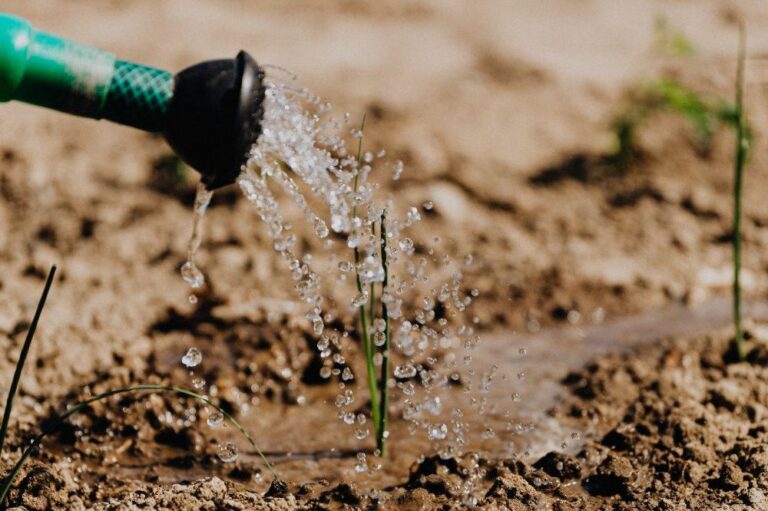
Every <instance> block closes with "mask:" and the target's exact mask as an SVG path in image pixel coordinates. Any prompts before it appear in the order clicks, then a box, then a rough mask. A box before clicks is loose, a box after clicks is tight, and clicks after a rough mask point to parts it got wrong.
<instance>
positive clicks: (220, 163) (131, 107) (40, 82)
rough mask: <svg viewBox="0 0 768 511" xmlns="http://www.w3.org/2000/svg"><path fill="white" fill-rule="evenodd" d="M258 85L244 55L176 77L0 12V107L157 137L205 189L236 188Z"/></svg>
mask: <svg viewBox="0 0 768 511" xmlns="http://www.w3.org/2000/svg"><path fill="white" fill-rule="evenodd" d="M263 78H264V73H263V71H262V70H261V68H260V67H259V66H258V65H257V64H256V62H255V61H254V60H253V58H252V57H251V56H250V55H249V54H248V53H246V52H245V51H241V52H240V53H238V54H237V56H236V57H235V58H234V59H222V60H210V61H205V62H201V63H199V64H195V65H193V66H191V67H188V68H186V69H184V70H182V71H181V72H179V73H178V74H176V75H173V74H171V73H169V72H168V71H165V70H162V69H158V68H154V67H149V66H145V65H142V64H137V63H134V62H127V61H124V60H119V59H117V58H116V57H115V55H113V54H112V53H109V52H106V51H102V50H99V49H96V48H91V47H89V46H85V45H82V44H80V43H77V42H75V41H71V40H69V39H64V38H61V37H58V36H55V35H52V34H48V33H46V32H41V31H38V30H35V29H34V28H33V27H32V26H31V25H30V23H29V22H27V21H26V20H23V19H21V18H18V17H15V16H10V15H7V14H2V13H0V102H6V101H10V100H17V101H23V102H25V103H31V104H34V105H39V106H43V107H46V108H52V109H55V110H59V111H62V112H66V113H70V114H74V115H78V116H82V117H90V118H93V119H107V120H110V121H113V122H116V123H119V124H124V125H127V126H133V127H134V128H138V129H140V130H144V131H149V132H159V133H162V134H163V135H164V137H165V139H166V140H167V141H168V143H169V144H170V146H171V147H172V148H173V149H174V151H176V153H178V155H179V156H180V157H181V159H182V160H184V161H185V162H186V163H187V164H189V165H190V166H191V167H192V168H194V169H195V170H197V171H198V172H200V174H201V176H202V180H203V182H204V183H205V184H206V186H207V187H208V188H209V189H215V188H218V187H221V186H224V185H227V184H231V183H233V182H234V181H235V179H236V178H237V175H238V174H239V172H240V168H241V166H242V165H243V163H244V162H245V159H246V155H247V152H248V149H249V147H250V145H251V144H252V143H253V142H255V140H256V138H257V137H258V136H259V134H260V133H261V119H262V116H263V111H262V103H263V100H264V85H263Z"/></svg>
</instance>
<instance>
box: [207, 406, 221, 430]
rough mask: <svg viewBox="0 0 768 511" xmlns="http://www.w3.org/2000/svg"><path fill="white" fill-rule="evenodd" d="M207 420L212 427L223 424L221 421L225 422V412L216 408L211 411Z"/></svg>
mask: <svg viewBox="0 0 768 511" xmlns="http://www.w3.org/2000/svg"><path fill="white" fill-rule="evenodd" d="M206 422H207V423H208V425H209V426H210V427H212V428H215V427H218V426H221V423H222V422H224V414H222V413H221V412H220V411H218V410H215V411H213V412H211V413H210V415H208V420H207V421H206Z"/></svg>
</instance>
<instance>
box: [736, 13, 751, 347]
mask: <svg viewBox="0 0 768 511" xmlns="http://www.w3.org/2000/svg"><path fill="white" fill-rule="evenodd" d="M745 55H746V31H745V29H744V26H743V25H742V27H741V29H740V31H739V57H738V64H737V66H736V109H735V119H736V148H735V152H734V159H733V233H732V234H733V326H734V330H735V336H734V338H733V345H732V348H733V352H734V353H735V355H736V358H737V359H738V360H744V346H743V344H744V330H743V327H742V307H741V305H742V296H741V235H742V232H741V217H742V192H743V178H744V167H745V165H746V162H747V154H748V152H749V145H750V132H749V128H748V126H747V119H746V112H745V109H744V61H745Z"/></svg>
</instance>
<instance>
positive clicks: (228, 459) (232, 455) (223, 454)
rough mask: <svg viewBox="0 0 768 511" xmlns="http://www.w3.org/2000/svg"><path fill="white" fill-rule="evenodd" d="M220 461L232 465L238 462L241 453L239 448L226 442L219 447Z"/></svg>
mask: <svg viewBox="0 0 768 511" xmlns="http://www.w3.org/2000/svg"><path fill="white" fill-rule="evenodd" d="M217 454H218V455H219V459H220V460H221V461H223V462H224V463H232V462H233V461H235V460H237V458H238V456H239V453H238V451H237V446H236V445H235V444H234V443H233V442H224V443H223V444H220V445H219V450H218V453H217Z"/></svg>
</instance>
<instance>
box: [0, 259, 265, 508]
mask: <svg viewBox="0 0 768 511" xmlns="http://www.w3.org/2000/svg"><path fill="white" fill-rule="evenodd" d="M55 274H56V266H55V265H54V266H52V267H51V269H50V271H49V272H48V278H47V279H46V282H45V287H44V288H43V294H42V295H41V296H40V300H39V301H38V304H37V309H36V310H35V315H34V318H33V320H32V323H31V324H30V327H29V330H28V331H27V336H26V338H25V340H24V344H23V345H22V348H21V353H20V355H19V359H18V361H17V362H16V369H15V372H14V375H13V380H12V382H11V387H10V389H9V391H8V399H7V400H6V403H5V411H4V414H3V422H2V427H1V428H0V453H2V448H3V446H4V443H5V438H6V435H7V432H8V424H9V422H10V417H11V409H12V407H13V399H14V397H15V395H16V391H17V389H18V385H19V381H20V379H21V373H22V370H23V369H24V363H25V362H26V360H27V354H28V353H29V348H30V346H31V345H32V339H33V338H34V335H35V331H36V329H37V324H38V322H39V320H40V316H41V314H42V311H43V307H44V306H45V302H46V299H47V297H48V292H49V291H50V289H51V284H52V283H53V278H54V276H55ZM147 391H150V392H171V393H174V394H176V395H178V396H183V397H189V398H193V399H196V400H197V401H199V402H201V403H203V404H205V405H208V406H210V407H212V408H214V409H215V410H216V411H218V412H219V413H220V414H222V416H223V417H225V418H226V419H227V421H229V422H230V423H231V424H232V425H233V426H234V427H235V428H236V429H237V430H238V431H239V432H240V434H241V435H243V436H244V437H245V439H246V440H247V441H248V443H249V444H250V445H251V447H253V449H254V451H256V453H257V454H258V455H259V457H261V459H262V461H263V462H264V465H265V466H266V467H267V469H268V470H269V471H270V472H271V473H272V475H273V477H275V478H277V473H276V472H275V470H274V468H273V467H272V465H271V464H270V463H269V461H268V460H267V458H266V457H265V456H264V453H263V452H262V451H261V449H259V447H258V446H257V445H256V442H255V441H254V440H253V437H251V435H250V434H249V433H248V432H247V431H246V430H245V428H243V426H242V425H240V423H239V422H237V420H236V419H235V418H234V417H233V416H232V415H231V414H229V413H228V412H227V411H226V410H224V409H222V408H221V407H220V406H218V405H216V404H215V403H213V402H212V401H211V400H209V399H208V398H206V397H205V396H201V395H200V394H197V393H196V392H193V391H191V390H186V389H182V388H179V387H174V386H170V385H135V386H131V387H122V388H118V389H113V390H108V391H106V392H103V393H101V394H98V395H96V396H93V397H91V398H89V399H86V400H84V401H81V402H79V403H76V404H74V405H71V406H69V407H68V408H67V409H66V411H65V412H63V413H62V414H61V415H59V416H57V417H56V418H55V419H54V420H53V421H51V422H50V423H49V424H48V425H47V426H46V427H45V428H43V430H42V431H41V432H40V433H38V434H37V435H36V436H35V437H34V438H32V440H31V441H29V443H28V444H27V445H26V447H25V448H24V450H23V451H22V453H21V456H20V457H19V459H18V461H17V462H16V464H15V465H14V466H13V467H12V468H11V470H10V472H9V474H8V475H7V476H6V477H5V478H4V479H3V480H2V485H1V486H0V506H3V505H4V503H5V500H6V498H7V497H8V493H9V492H10V490H11V486H12V485H13V481H14V480H15V478H16V476H17V475H18V474H19V471H20V470H21V468H22V466H23V465H24V462H26V460H27V459H28V458H29V456H30V455H31V454H32V452H33V451H34V449H35V448H37V446H38V445H40V442H42V440H43V439H44V438H45V437H46V436H48V435H49V434H51V433H53V432H55V431H56V430H57V429H58V428H59V427H60V426H61V425H62V424H64V422H65V421H66V420H67V419H68V418H69V417H71V416H72V415H74V414H76V413H79V412H81V411H83V410H85V409H87V408H88V406H89V405H91V404H92V403H96V402H98V401H102V400H104V399H107V398H110V397H112V396H116V395H120V394H134V393H138V392H147Z"/></svg>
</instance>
